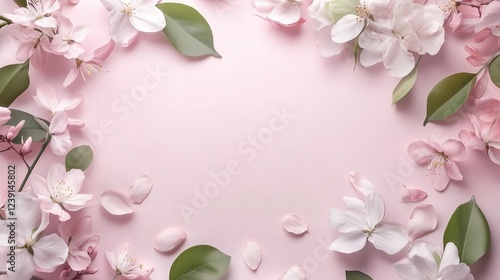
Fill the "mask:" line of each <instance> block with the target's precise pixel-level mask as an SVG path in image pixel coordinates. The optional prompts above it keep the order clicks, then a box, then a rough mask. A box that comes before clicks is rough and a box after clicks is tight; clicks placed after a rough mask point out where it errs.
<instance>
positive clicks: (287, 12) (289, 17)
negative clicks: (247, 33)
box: [267, 2, 301, 26]
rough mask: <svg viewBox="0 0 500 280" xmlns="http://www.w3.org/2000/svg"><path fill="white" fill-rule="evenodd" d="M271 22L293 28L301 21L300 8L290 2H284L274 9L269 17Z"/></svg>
mask: <svg viewBox="0 0 500 280" xmlns="http://www.w3.org/2000/svg"><path fill="white" fill-rule="evenodd" d="M267 17H268V18H269V20H271V21H273V22H276V23H278V24H280V25H283V26H292V25H294V24H296V23H298V22H299V20H300V18H301V17H300V7H299V6H298V5H296V4H293V3H289V2H282V3H279V4H278V5H276V7H274V9H273V11H272V12H271V13H270V14H269V15H268V16H267Z"/></svg>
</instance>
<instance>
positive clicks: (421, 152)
mask: <svg viewBox="0 0 500 280" xmlns="http://www.w3.org/2000/svg"><path fill="white" fill-rule="evenodd" d="M434 153H435V150H434V148H432V147H431V146H430V145H429V144H428V143H426V142H424V141H415V142H413V143H411V144H410V145H409V146H408V155H409V156H410V158H411V159H413V160H414V161H415V162H416V163H417V164H419V165H426V164H427V163H428V161H429V158H430V157H431V156H432V155H433V154H434Z"/></svg>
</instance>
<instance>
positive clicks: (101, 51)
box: [93, 40, 115, 61]
mask: <svg viewBox="0 0 500 280" xmlns="http://www.w3.org/2000/svg"><path fill="white" fill-rule="evenodd" d="M114 48H115V41H113V40H109V42H108V43H107V44H105V45H104V46H102V47H100V48H98V49H97V50H95V52H94V55H93V56H94V59H95V60H100V61H103V60H105V59H106V58H108V56H109V55H110V54H111V53H112V52H113V49H114Z"/></svg>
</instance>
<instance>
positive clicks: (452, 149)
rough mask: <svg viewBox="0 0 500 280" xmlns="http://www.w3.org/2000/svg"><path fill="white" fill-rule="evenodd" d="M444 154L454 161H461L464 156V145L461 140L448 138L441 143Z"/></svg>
mask: <svg viewBox="0 0 500 280" xmlns="http://www.w3.org/2000/svg"><path fill="white" fill-rule="evenodd" d="M443 152H444V154H445V155H446V156H447V157H449V158H450V159H452V160H454V161H461V160H463V159H464V158H465V146H464V144H463V143H462V142H460V141H458V140H455V139H450V140H448V141H446V142H444V144H443Z"/></svg>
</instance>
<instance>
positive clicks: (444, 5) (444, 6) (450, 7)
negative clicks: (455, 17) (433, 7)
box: [438, 0, 457, 15]
mask: <svg viewBox="0 0 500 280" xmlns="http://www.w3.org/2000/svg"><path fill="white" fill-rule="evenodd" d="M438 7H439V8H440V9H441V10H443V12H444V13H445V14H446V15H449V14H450V13H451V12H453V11H454V10H455V9H456V8H457V1H456V0H449V1H446V2H440V3H438Z"/></svg>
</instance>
